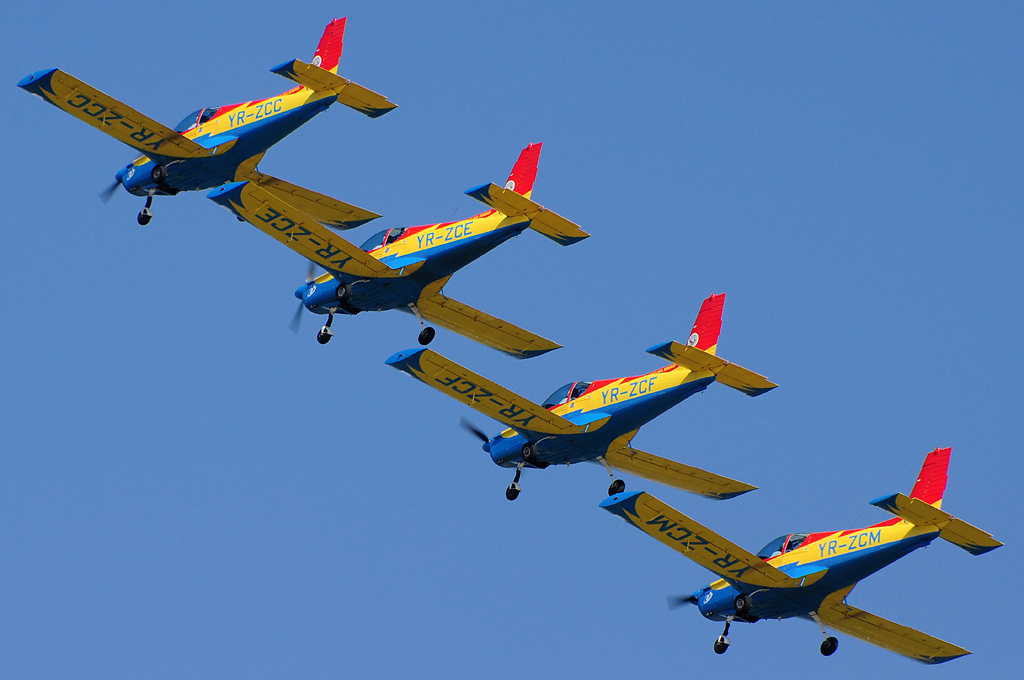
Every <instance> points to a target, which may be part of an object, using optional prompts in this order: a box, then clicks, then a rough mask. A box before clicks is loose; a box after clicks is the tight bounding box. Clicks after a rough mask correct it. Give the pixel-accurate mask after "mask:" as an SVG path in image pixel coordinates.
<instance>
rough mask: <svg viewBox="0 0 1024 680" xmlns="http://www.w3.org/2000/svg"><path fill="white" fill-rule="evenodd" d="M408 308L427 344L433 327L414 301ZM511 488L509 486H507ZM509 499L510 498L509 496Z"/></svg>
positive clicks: (421, 341)
mask: <svg viewBox="0 0 1024 680" xmlns="http://www.w3.org/2000/svg"><path fill="white" fill-rule="evenodd" d="M409 309H411V310H412V313H413V314H415V315H416V318H417V319H419V320H420V327H421V328H422V329H423V330H421V331H420V335H419V337H418V338H417V339H418V340H419V341H420V344H421V345H429V344H430V341H431V340H433V339H434V333H435V331H434V329H433V328H431V327H430V326H428V325H427V324H425V323H424V322H423V315H422V314H420V308H419V307H417V306H416V303H414V302H410V303H409ZM509 488H511V487H509ZM509 500H512V499H511V498H510V499H509Z"/></svg>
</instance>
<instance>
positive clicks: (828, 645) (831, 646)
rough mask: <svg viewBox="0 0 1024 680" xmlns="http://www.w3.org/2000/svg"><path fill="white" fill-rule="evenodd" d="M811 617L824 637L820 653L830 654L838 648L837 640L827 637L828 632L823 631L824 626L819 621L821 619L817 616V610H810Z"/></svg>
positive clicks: (823, 654)
mask: <svg viewBox="0 0 1024 680" xmlns="http://www.w3.org/2000/svg"><path fill="white" fill-rule="evenodd" d="M811 618H812V619H814V622H815V623H816V624H818V628H820V629H821V635H822V637H824V638H825V640H824V642H822V643H821V655H822V656H832V655H833V654H835V653H836V650H837V649H839V640H837V639H835V638H834V637H829V634H828V633H827V632H826V631H825V626H824V625H823V624H822V623H821V619H819V618H818V613H817V612H811Z"/></svg>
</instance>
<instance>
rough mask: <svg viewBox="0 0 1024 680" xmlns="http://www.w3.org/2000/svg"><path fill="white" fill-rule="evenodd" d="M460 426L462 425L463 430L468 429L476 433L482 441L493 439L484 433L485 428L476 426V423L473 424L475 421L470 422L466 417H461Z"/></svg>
mask: <svg viewBox="0 0 1024 680" xmlns="http://www.w3.org/2000/svg"><path fill="white" fill-rule="evenodd" d="M459 427H461V428H462V429H463V430H466V431H467V432H471V433H473V434H475V435H476V436H477V438H478V439H479V440H480V441H482V442H484V443H485V444H486V443H487V442H489V441H491V438H490V437H488V436H487V435H486V434H484V433H483V430H481V429H480V428H478V427H476V426H475V425H473V423H471V422H469V421H468V420H466V419H465V418H459Z"/></svg>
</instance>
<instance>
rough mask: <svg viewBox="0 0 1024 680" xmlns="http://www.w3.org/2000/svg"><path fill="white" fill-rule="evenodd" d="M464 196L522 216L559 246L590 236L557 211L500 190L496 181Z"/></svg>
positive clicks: (509, 213) (505, 190) (503, 211)
mask: <svg viewBox="0 0 1024 680" xmlns="http://www.w3.org/2000/svg"><path fill="white" fill-rule="evenodd" d="M466 195H467V196H472V197H473V198H475V199H476V200H478V201H480V202H481V203H483V204H485V205H488V206H490V207H491V208H494V209H495V210H497V211H498V212H500V213H501V214H503V215H508V216H509V217H526V218H527V219H529V220H530V228H531V229H533V230H534V231H536V232H538V233H541V234H543V235H544V236H547V237H548V238H549V239H551V240H552V241H554V242H555V243H558V244H559V245H563V246H571V245H572V244H573V243H578V242H580V241H582V240H583V239H585V238H588V237H589V236H590V234H588V233H587V232H585V231H583V230H582V229H580V227H579V225H577V224H575V223H574V222H570V221H569V220H567V219H565V218H564V217H562V216H561V215H559V214H558V213H556V212H553V211H551V210H548V209H547V208H545V207H544V206H542V205H540V204H538V203H534V202H533V201H531V200H530V199H528V198H527V197H526V196H523V195H522V194H517V193H516V192H514V191H512V190H510V189H503V188H502V187H499V186H498V185H497V184H484V185H482V186H478V187H476V188H475V189H470V190H469V191H467V192H466Z"/></svg>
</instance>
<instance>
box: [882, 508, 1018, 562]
mask: <svg viewBox="0 0 1024 680" xmlns="http://www.w3.org/2000/svg"><path fill="white" fill-rule="evenodd" d="M871 505H874V506H876V507H879V508H882V509H883V510H886V511H888V512H891V513H892V514H894V515H896V516H897V517H899V518H900V519H904V520H906V521H908V522H910V523H911V524H913V525H915V526H934V527H935V528H936V529H938V530H939V538H942V539H944V540H947V541H949V542H950V543H952V544H953V545H956V546H959V547H961V548H963V549H964V550H966V551H967V552H969V553H971V554H972V555H983V554H985V553H987V552H989V551H990V550H995V549H996V548H998V547H999V546H1001V545H1002V543H1000V542H999V541H997V540H996V539H994V538H993V537H992V534H990V533H988V532H987V531H983V530H981V529H979V528H978V527H976V526H974V525H973V524H968V523H967V522H965V521H963V520H962V519H957V518H956V517H953V516H952V515H950V514H949V513H948V512H943V511H942V510H939V509H938V508H936V507H934V506H932V505H929V504H928V503H925V502H924V501H922V500H920V499H918V498H908V497H907V496H904V495H903V494H901V493H896V494H893V495H891V496H885V497H883V498H876V499H875V500H873V501H871Z"/></svg>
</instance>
